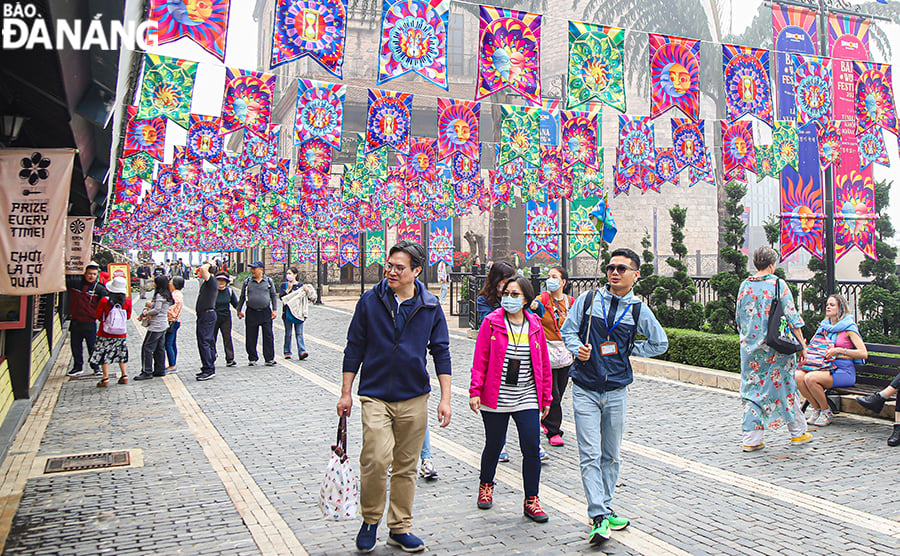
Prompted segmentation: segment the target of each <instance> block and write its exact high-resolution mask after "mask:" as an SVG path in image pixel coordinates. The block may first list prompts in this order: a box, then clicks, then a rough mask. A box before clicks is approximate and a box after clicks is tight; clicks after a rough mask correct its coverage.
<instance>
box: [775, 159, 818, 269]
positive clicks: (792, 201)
mask: <svg viewBox="0 0 900 556" xmlns="http://www.w3.org/2000/svg"><path fill="white" fill-rule="evenodd" d="M824 242H825V214H824V212H823V202H822V187H821V186H819V185H818V184H815V183H813V182H812V181H811V180H809V181H806V180H804V179H803V178H801V177H800V176H799V175H798V174H797V172H794V171H789V172H785V173H783V174H782V180H781V259H782V260H784V259H785V258H786V257H788V256H789V255H790V254H791V253H793V252H794V251H796V250H797V249H799V248H801V247H802V248H804V249H806V250H807V251H809V252H810V253H811V254H812V255H813V256H814V257H816V258H817V259H819V260H822V258H823V257H824V256H825V247H824Z"/></svg>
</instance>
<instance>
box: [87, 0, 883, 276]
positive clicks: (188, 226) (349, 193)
mask: <svg viewBox="0 0 900 556" xmlns="http://www.w3.org/2000/svg"><path fill="white" fill-rule="evenodd" d="M449 8H450V0H397V1H395V2H391V1H390V0H385V2H384V6H383V13H382V24H381V29H380V44H379V48H378V71H377V79H376V83H375V85H376V86H378V85H382V84H384V83H386V82H388V81H390V80H392V79H395V78H397V77H399V76H401V75H405V74H408V73H415V74H417V75H419V76H421V77H422V78H423V79H425V80H427V81H428V82H430V83H431V84H433V85H435V86H437V87H439V88H441V89H444V90H449V86H448V79H447V48H448V40H449V33H448V19H449ZM229 9H230V1H229V0H213V1H211V2H207V3H200V4H197V3H187V2H172V1H165V0H151V2H150V8H149V17H150V18H151V19H154V20H155V21H157V22H158V23H159V26H160V31H159V37H160V43H165V42H170V41H174V40H178V39H180V38H182V37H187V38H189V39H190V40H193V41H194V42H197V43H198V44H200V45H201V46H202V47H203V48H204V49H206V50H207V51H208V52H210V53H211V54H212V55H213V56H214V57H216V58H217V59H218V60H220V61H222V62H224V52H225V46H226V35H227V24H228V17H229ZM772 10H773V30H774V33H775V50H774V64H773V55H772V52H770V51H769V50H765V49H758V48H750V47H746V46H740V45H731V44H723V45H722V72H723V78H724V86H725V89H724V99H725V113H726V115H727V119H726V120H724V121H721V122H720V126H721V129H720V132H721V136H722V168H721V171H722V175H723V176H724V178H725V179H726V180H731V179H734V180H739V181H744V180H746V179H747V173H748V172H749V173H755V174H757V177H758V178H762V177H776V178H779V179H780V180H781V183H782V249H783V255H784V256H787V255H788V254H790V252H792V251H793V250H796V248H799V247H804V248H806V249H808V250H810V251H811V252H812V253H813V254H815V255H817V256H821V253H822V252H823V251H822V248H821V244H822V237H820V236H821V234H822V233H823V231H822V230H823V229H824V213H823V209H822V207H821V201H820V199H821V187H822V184H821V169H823V168H828V167H830V168H832V169H833V170H834V171H835V175H836V179H835V183H836V190H837V191H838V194H837V196H836V199H838V203H839V205H840V207H841V208H840V216H839V218H838V219H837V220H838V223H837V226H839V227H841V226H843V228H841V230H840V232H839V233H837V234H836V237H837V238H838V240H837V241H838V242H841V243H840V244H841V247H840V248H839V250H838V252H839V256H840V255H842V254H843V253H845V252H846V250H848V249H849V248H850V247H853V246H857V247H859V248H860V249H862V250H863V251H864V252H865V253H866V254H867V255H869V256H874V240H873V234H872V233H871V232H872V230H873V227H874V222H873V218H874V216H873V215H874V195H873V194H872V193H873V185H872V179H871V164H872V163H873V162H874V163H877V164H883V165H886V164H887V161H888V157H887V153H886V150H885V144H884V138H883V135H882V133H883V131H884V130H887V131H889V132H891V133H893V134H895V135H897V134H898V133H900V128H898V124H897V116H896V110H895V105H894V99H893V91H892V89H891V67H890V66H889V65H887V64H877V63H873V62H871V61H869V60H868V22H867V21H865V20H862V19H860V18H854V17H852V16H841V15H837V14H830V16H829V25H828V32H829V41H828V42H829V45H830V48H831V50H830V54H831V56H832V57H831V58H824V57H820V56H817V55H816V52H815V48H814V47H811V45H816V44H818V40H817V36H816V33H817V29H816V28H815V17H814V15H813V17H810V12H809V10H805V9H803V8H798V7H788V6H773V8H772ZM478 13H479V22H480V23H479V32H478V62H477V76H476V84H475V93H474V100H465V99H456V98H445V97H438V98H437V118H436V128H437V133H436V135H437V137H436V138H422V137H415V136H413V135H412V105H413V94H412V93H405V92H395V91H386V90H382V89H369V90H368V109H367V116H366V123H365V133H362V134H357V136H356V137H353V138H352V140H351V141H347V140H345V137H344V136H343V131H342V130H343V115H344V109H345V107H344V103H345V98H346V91H347V85H343V84H339V83H328V82H321V81H313V80H307V79H300V80H298V83H297V98H296V118H295V120H294V126H293V130H292V131H291V135H290V140H291V141H292V143H293V145H294V147H295V148H296V149H297V151H296V152H297V155H296V164H295V165H294V166H293V168H292V167H291V161H290V159H281V158H279V157H278V155H277V153H278V148H277V147H278V142H279V137H280V132H281V130H280V128H279V127H278V126H274V125H272V123H271V120H272V105H273V95H274V91H275V83H276V79H277V76H276V75H275V74H273V73H267V72H264V71H248V70H243V69H238V68H226V85H225V91H224V103H223V109H222V113H221V115H220V116H201V115H197V114H192V113H191V112H190V106H191V97H192V93H193V86H194V80H195V79H196V73H197V65H198V64H197V62H191V61H187V60H180V59H174V58H167V57H165V56H159V55H153V54H147V55H146V56H145V61H144V72H143V79H142V86H141V90H140V94H139V97H138V98H137V99H136V100H135V105H134V106H129V107H128V108H127V117H126V122H125V124H124V126H125V129H124V134H123V151H122V156H123V158H122V159H121V160H120V164H119V166H118V168H117V174H116V183H115V187H114V194H113V199H112V203H111V208H110V210H109V213H108V216H107V220H106V227H105V229H104V230H103V232H104V234H105V235H104V241H106V242H108V243H110V244H113V245H129V246H134V245H140V246H142V247H149V246H152V245H161V244H162V243H163V242H164V243H165V245H167V246H169V247H176V248H221V246H226V245H227V246H234V247H242V246H248V245H255V244H259V243H272V242H273V241H274V242H276V243H277V244H279V245H282V246H284V245H292V246H293V245H297V246H300V247H301V248H300V249H298V252H300V253H306V255H305V256H308V254H309V250H308V249H306V248H308V247H309V246H310V245H314V244H315V243H316V241H318V242H319V243H320V244H321V245H322V246H327V252H328V253H327V256H328V257H329V260H332V259H333V260H335V261H337V262H341V261H344V260H346V261H348V263H347V264H352V263H353V261H354V260H356V259H354V252H356V253H357V256H358V254H359V253H358V251H359V237H358V236H357V237H356V242H355V244H354V245H356V247H355V248H354V247H351V246H350V245H351V243H353V238H352V234H354V233H359V232H361V231H366V232H368V234H367V239H366V245H365V251H366V252H367V254H368V251H369V248H370V247H378V241H377V237H378V236H377V235H376V236H373V237H374V238H375V239H373V242H372V244H371V246H370V244H369V234H377V233H378V232H379V231H381V232H382V234H383V230H384V228H385V226H397V225H400V224H404V223H405V224H415V225H418V223H424V222H428V223H429V227H428V229H429V239H430V240H433V242H432V243H433V244H434V245H435V246H439V245H442V247H440V248H439V249H438V251H436V252H439V253H440V254H436V255H435V257H439V258H440V260H444V261H445V262H446V261H449V262H452V252H451V253H450V254H449V255H448V254H447V253H446V249H447V247H446V237H447V230H448V228H447V226H445V225H443V224H438V223H439V222H444V223H446V222H448V221H449V222H452V218H451V217H453V216H459V215H464V214H468V213H471V212H472V211H475V210H480V211H488V210H491V208H492V207H494V206H500V207H509V206H514V205H515V203H516V202H517V199H519V198H520V199H521V201H522V202H523V203H524V204H525V206H526V215H527V218H526V244H527V249H526V251H527V253H526V255H527V256H529V257H530V256H533V255H534V254H536V253H538V252H545V253H547V254H548V255H550V256H558V253H557V252H556V249H557V246H556V242H557V237H558V235H559V222H558V208H559V207H558V204H557V203H558V201H559V200H561V199H568V200H569V201H571V203H572V205H571V206H572V214H573V215H575V214H576V213H577V214H579V215H581V216H583V217H584V218H580V217H579V219H576V218H574V217H573V218H572V222H571V225H575V222H576V221H578V222H579V224H578V225H580V226H581V228H578V229H575V228H573V229H571V230H569V231H570V233H572V234H577V235H576V236H573V237H577V238H578V239H577V241H576V240H573V250H574V251H575V252H576V253H578V252H581V251H585V252H589V253H591V254H594V253H595V251H594V249H595V248H596V247H597V245H596V242H597V235H598V234H599V230H600V229H601V228H599V227H595V226H594V223H593V222H589V221H588V220H589V216H588V215H589V214H590V212H591V211H588V210H587V208H588V205H590V206H591V208H593V207H596V206H597V205H598V203H599V204H601V205H602V206H603V211H602V216H603V218H600V219H599V220H598V222H606V223H607V224H608V223H609V222H607V218H606V217H607V216H609V201H608V198H607V197H606V188H605V186H604V180H603V161H604V149H603V148H602V147H601V141H600V137H601V136H602V130H601V122H600V111H601V110H600V107H601V105H602V104H606V105H607V106H609V107H611V108H613V109H615V110H618V111H620V112H625V111H626V99H625V93H624V91H625V86H624V74H625V72H624V49H623V47H624V37H625V34H626V30H625V29H621V28H616V27H608V26H603V25H598V24H594V23H587V22H576V21H570V22H569V23H568V63H567V76H566V77H567V87H566V98H565V104H566V108H565V109H562V107H561V103H560V102H559V101H552V100H549V101H548V100H546V99H543V98H542V96H541V75H540V73H541V71H540V70H541V68H540V54H541V22H542V16H541V15H540V14H534V13H529V12H522V11H517V10H511V9H505V8H496V7H491V6H480V8H479V12H478ZM347 18H348V15H347V4H346V1H345V0H277V1H276V4H275V9H274V22H273V37H272V56H271V67H272V68H274V67H277V66H279V65H281V64H285V63H289V62H292V61H295V60H298V59H300V58H302V57H309V58H310V59H311V60H313V61H315V62H316V63H318V64H319V65H320V66H322V67H323V68H324V69H325V70H327V71H328V72H329V73H330V74H331V75H333V76H334V77H336V78H338V79H340V78H342V74H343V70H342V67H343V63H344V53H345V42H346V31H347ZM788 28H790V29H791V32H790V33H787V32H786V29H788ZM798 29H799V30H800V31H801V34H805V35H806V36H805V38H803V40H797V30H798ZM851 39H852V40H851ZM648 43H649V60H648V62H649V72H650V84H651V87H650V106H651V109H650V116H631V115H627V114H622V115H620V116H619V140H618V143H617V146H616V149H615V163H614V172H613V178H614V179H613V186H612V194H613V196H617V195H619V194H623V193H624V194H628V193H629V192H630V189H631V187H632V186H634V187H637V188H640V190H641V192H642V193H646V192H647V191H651V190H652V191H657V192H659V191H660V190H661V186H662V184H664V183H670V184H674V185H677V184H678V183H679V181H680V179H679V177H680V176H681V175H684V174H686V175H687V179H688V182H689V185H691V186H693V185H695V184H697V183H700V182H708V183H714V182H715V171H714V169H713V158H714V157H713V155H712V153H711V151H710V149H709V148H708V147H707V146H706V144H705V133H706V131H707V130H706V129H705V121H704V120H703V119H702V118H701V113H700V106H699V99H700V90H701V82H700V75H701V60H700V41H699V40H696V39H691V38H685V37H677V36H668V35H661V34H652V33H651V34H649V35H648ZM848 45H850V46H848ZM773 66H774V68H775V69H776V74H777V75H784V76H786V77H788V78H786V79H778V80H776V82H775V86H774V87H773V84H772V82H771V81H770V78H769V76H770V71H771V70H772V68H773ZM848 84H849V85H850V86H849V87H848V86H847V85H848ZM507 89H508V90H509V91H511V92H513V93H515V94H518V95H519V96H521V97H522V98H523V99H524V101H525V105H515V106H513V105H500V106H499V123H500V125H499V129H500V133H499V134H500V141H499V144H498V145H496V147H495V153H494V157H495V165H494V167H495V169H494V170H483V169H482V168H481V162H482V160H483V156H484V155H485V153H484V150H485V149H486V148H488V147H487V145H486V144H485V143H483V142H482V140H481V138H479V134H478V129H479V124H480V118H481V108H482V106H481V102H480V101H482V100H483V99H486V98H488V97H490V96H491V95H493V94H494V93H496V92H498V91H503V90H507ZM848 90H849V91H850V92H849V93H848V92H847V91H848ZM776 100H777V101H778V102H777V103H776V102H775V101H776ZM492 106H496V105H492ZM776 108H777V109H778V112H777V114H776ZM673 110H674V111H675V112H680V113H681V114H680V116H684V117H678V116H679V115H678V114H674V113H673V116H675V117H672V118H671V122H670V123H671V132H672V145H673V146H672V147H657V146H656V145H655V139H654V138H655V130H654V126H655V123H656V120H657V119H658V118H659V117H660V116H662V115H664V114H666V113H669V112H671V111H673ZM166 119H169V120H172V121H174V122H175V123H177V124H178V125H180V126H182V127H184V128H185V129H186V130H187V141H186V144H185V145H184V146H176V148H175V156H174V160H173V162H172V163H171V164H168V165H167V164H164V160H163V153H164V147H165V144H166V143H165V141H166V136H165V120H166ZM753 119H755V120H757V123H758V125H767V126H769V127H770V128H771V129H772V137H773V139H772V143H771V144H768V145H762V144H755V142H754V132H753V124H754V122H753ZM850 124H853V125H850ZM234 132H241V133H243V141H242V148H241V151H240V152H239V153H234V152H229V151H227V150H226V149H225V141H224V136H225V135H227V134H229V133H234ZM348 142H349V143H355V144H356V148H357V154H356V163H355V164H351V165H347V166H345V167H344V168H343V173H342V174H341V175H333V174H332V156H333V149H337V150H338V151H341V150H343V148H344V147H345V145H347V144H348ZM848 145H850V147H849V148H848ZM391 153H393V155H392V154H391ZM811 155H812V156H811ZM854 157H855V158H854ZM392 160H396V161H395V163H394V164H392V163H391V162H392ZM811 161H813V162H814V169H813V162H811ZM817 199H819V200H817ZM595 212H596V211H595ZM582 213H585V214H583V215H582ZM595 218H596V214H595ZM448 219H449V220H448ZM609 219H611V216H609ZM451 228H452V224H451ZM590 229H593V230H594V231H593V232H591V236H590V239H585V238H587V236H586V235H585V234H587V233H588V231H589V230H590ZM607 229H615V228H614V223H613V225H612V227H611V228H607ZM450 238H451V241H450V250H451V251H452V233H451V234H450ZM582 240H584V241H583V242H582ZM381 241H382V243H383V236H382V239H381ZM173 243H174V245H173ZM304 246H305V247H304ZM323 249H324V247H323ZM354 249H355V251H354ZM436 249H437V247H436ZM279 253H281V251H279ZM279 256H281V255H280V254H279ZM372 256H373V257H375V258H376V259H377V255H376V254H374V253H373V254H372ZM367 260H372V259H370V258H367ZM357 264H358V263H357Z"/></svg>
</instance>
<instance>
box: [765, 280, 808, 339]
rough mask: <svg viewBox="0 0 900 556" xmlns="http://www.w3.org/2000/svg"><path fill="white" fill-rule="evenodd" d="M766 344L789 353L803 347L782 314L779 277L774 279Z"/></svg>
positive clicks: (782, 306)
mask: <svg viewBox="0 0 900 556" xmlns="http://www.w3.org/2000/svg"><path fill="white" fill-rule="evenodd" d="M766 345H768V346H769V347H770V348H772V349H774V350H775V351H777V352H778V353H781V354H784V355H791V354H794V353H797V352H798V351H800V350H802V349H803V345H801V344H800V341H799V340H798V339H797V337H796V336H794V332H793V330H791V326H790V323H788V320H787V318H786V317H785V316H784V305H782V303H781V279H780V278H776V279H775V298H774V299H773V300H772V308H771V310H770V311H769V327H768V330H767V331H766Z"/></svg>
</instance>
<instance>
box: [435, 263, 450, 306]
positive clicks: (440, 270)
mask: <svg viewBox="0 0 900 556" xmlns="http://www.w3.org/2000/svg"><path fill="white" fill-rule="evenodd" d="M437 279H438V284H440V285H441V296H440V298H439V299H440V302H441V303H443V302H444V300H445V299H447V290H448V288H449V287H450V275H449V274H448V273H447V263H445V262H444V261H440V262H439V263H438V267H437Z"/></svg>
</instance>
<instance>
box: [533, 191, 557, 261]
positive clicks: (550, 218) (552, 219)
mask: <svg viewBox="0 0 900 556" xmlns="http://www.w3.org/2000/svg"><path fill="white" fill-rule="evenodd" d="M558 237H559V213H558V211H557V209H556V201H550V202H547V203H537V202H535V201H528V202H527V203H526V204H525V261H529V260H531V258H532V257H534V256H535V255H537V254H538V253H541V252H543V253H546V254H548V255H550V256H551V257H553V258H554V259H557V258H559V248H558V246H557V238H558Z"/></svg>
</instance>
